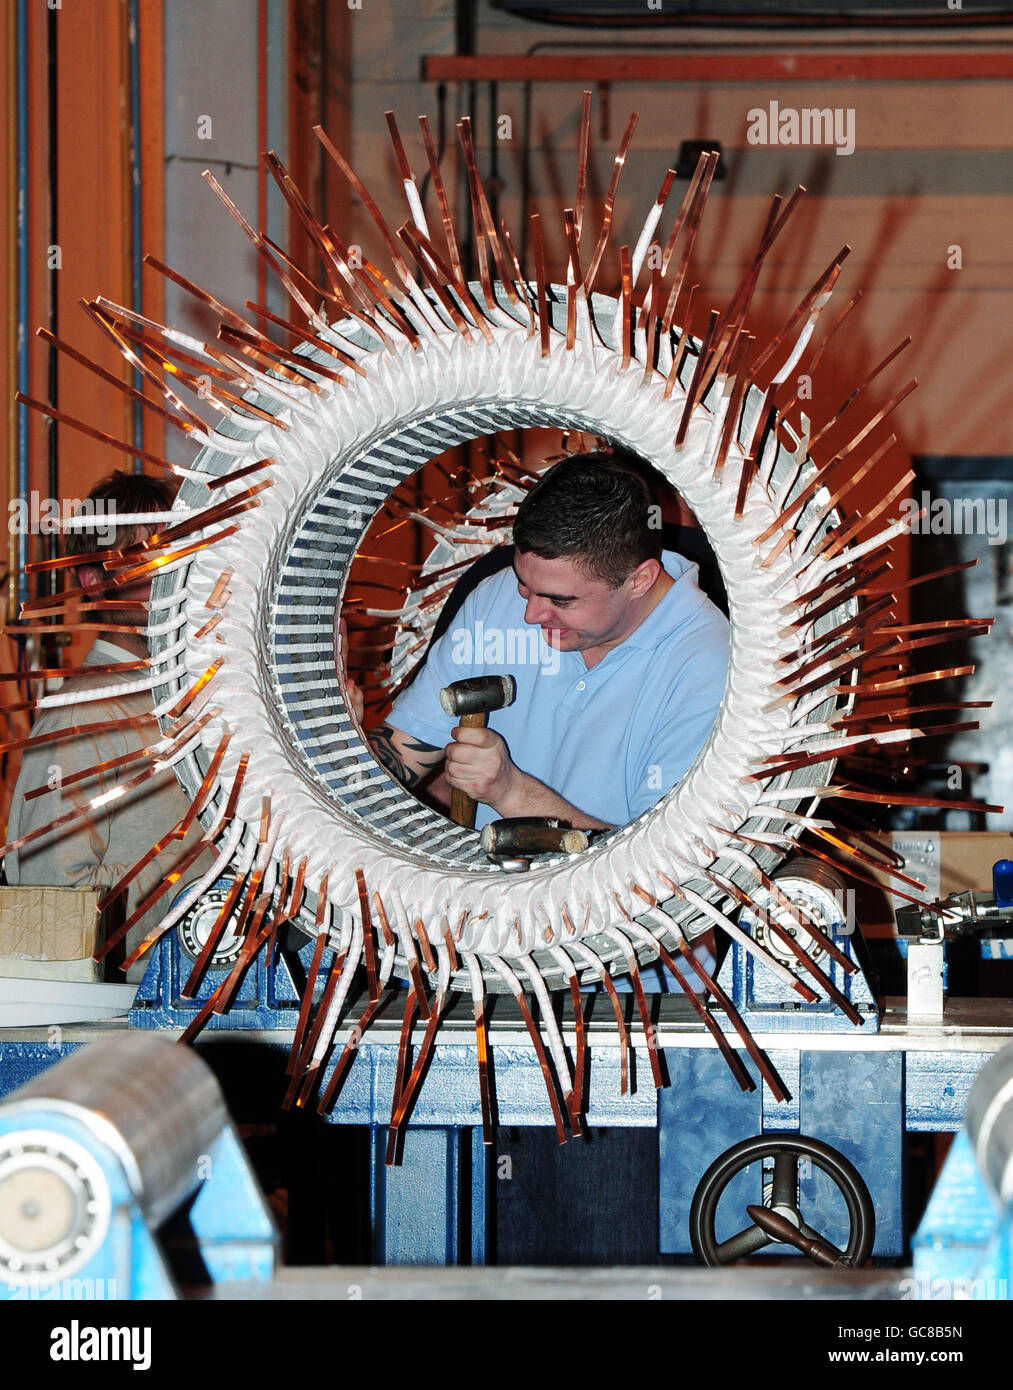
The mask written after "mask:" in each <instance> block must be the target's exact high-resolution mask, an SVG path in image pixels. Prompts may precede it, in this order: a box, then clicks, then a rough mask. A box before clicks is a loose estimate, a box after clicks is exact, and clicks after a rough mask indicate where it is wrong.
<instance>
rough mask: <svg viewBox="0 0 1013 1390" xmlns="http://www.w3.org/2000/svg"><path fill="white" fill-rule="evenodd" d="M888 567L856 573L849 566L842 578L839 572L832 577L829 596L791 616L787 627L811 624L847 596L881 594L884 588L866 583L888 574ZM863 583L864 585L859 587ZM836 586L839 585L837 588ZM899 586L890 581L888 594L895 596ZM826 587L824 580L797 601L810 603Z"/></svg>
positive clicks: (824, 590) (882, 566)
mask: <svg viewBox="0 0 1013 1390" xmlns="http://www.w3.org/2000/svg"><path fill="white" fill-rule="evenodd" d="M890 569H891V566H890V565H880V566H879V568H878V569H876V570H873V571H871V572H864V573H862V572H859V573H857V574H856V573H855V572H854V570H853V569H852V568H850V567H849V568H848V569H846V570H845V572H844V577H843V578H842V577H841V575H839V574H837V575H835V576H834V577H833V588H834V590H835V591H834V592H833V593H831V595H830V597H829V598H827V599H824V601H823V602H822V603H821V604H820V605H819V607H818V608H807V609H806V611H805V612H804V613H803V614H802V616H801V617H799V618H793V619H792V621H791V622H790V623H789V624H788V627H789V628H793V627H796V628H801V627H806V626H807V625H811V624H812V623H814V622H815V621H816V620H817V619H818V618H822V617H823V615H824V613H830V612H832V611H833V609H835V608H837V607H838V606H839V605H840V604H842V603H844V602H845V601H846V600H847V599H849V598H857V597H859V596H861V595H862V594H868V593H873V592H875V593H876V594H882V593H883V592H884V590H882V589H876V590H872V589H870V588H869V587H868V585H869V583H870V581H871V580H873V579H879V578H881V577H882V576H883V575H884V574H888V573H889V572H890ZM863 585H864V586H865V587H861V586H863ZM837 586H840V587H839V588H838V587H837ZM900 587H902V586H901V585H899V584H895V583H893V582H892V581H891V584H890V590H889V592H890V596H891V597H893V598H895V597H896V593H895V590H896V589H898V588H900ZM827 589H828V585H827V584H826V582H825V581H824V582H823V583H821V584H819V585H818V586H817V587H816V588H815V589H810V590H809V591H808V593H805V594H802V595H801V596H800V598H799V603H800V604H802V603H811V602H812V600H813V599H814V598H816V597H817V596H818V595H820V594H822V593H824V592H826V591H827Z"/></svg>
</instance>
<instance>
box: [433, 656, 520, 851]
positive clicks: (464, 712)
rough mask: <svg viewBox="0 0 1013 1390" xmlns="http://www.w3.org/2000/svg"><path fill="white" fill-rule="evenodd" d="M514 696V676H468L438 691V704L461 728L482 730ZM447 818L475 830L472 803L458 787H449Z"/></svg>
mask: <svg viewBox="0 0 1013 1390" xmlns="http://www.w3.org/2000/svg"><path fill="white" fill-rule="evenodd" d="M516 696H517V683H516V682H515V680H514V678H513V676H471V677H469V679H467V680H463V681H454V683H453V685H447V686H444V688H443V689H442V690H441V691H440V704H441V705H442V706H443V708H444V711H445V712H446V713H447V714H453V715H456V716H457V717H458V719H459V721H460V725H461V727H462V728H464V729H484V728H485V721H486V716H487V715H488V714H489V713H490V711H492V710H494V709H503V708H505V706H507V705H512V704H513V702H514V700H515V698H516ZM450 791H451V796H450V818H451V820H454V821H456V822H457V824H458V825H463V826H466V827H467V828H468V829H469V830H473V829H474V828H475V801H474V798H473V797H470V796H469V795H468V793H467V792H466V791H462V790H461V788H460V787H451V789H450Z"/></svg>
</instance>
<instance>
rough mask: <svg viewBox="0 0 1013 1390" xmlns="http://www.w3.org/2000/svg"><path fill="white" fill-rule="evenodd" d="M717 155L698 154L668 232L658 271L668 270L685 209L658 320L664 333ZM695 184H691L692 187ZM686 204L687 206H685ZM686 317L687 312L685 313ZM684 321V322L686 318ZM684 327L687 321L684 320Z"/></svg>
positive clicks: (694, 238) (678, 292) (673, 307)
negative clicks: (681, 236)
mask: <svg viewBox="0 0 1013 1390" xmlns="http://www.w3.org/2000/svg"><path fill="white" fill-rule="evenodd" d="M718 159H719V155H718V153H717V151H715V150H711V151H710V152H709V153H702V154H701V155H700V158H699V160H698V161H697V166H696V171H695V172H694V175H693V182H692V183H691V184H690V186H689V188H688V189H687V190H686V196H685V198H684V199H683V206H682V208H680V209H679V217H678V219H677V220H676V223H675V226H674V227H673V228H672V232H671V235H670V236H669V238H668V242H667V243H666V245H665V259H664V260H663V261H662V272H663V273H665V274H667V272H668V258H669V257H670V256H671V255H672V253H673V252H674V250H675V243H676V240H677V238H678V235H679V232H680V230H681V226H682V220H683V216H684V213H683V209H684V208H685V209H686V210H687V212H686V237H685V240H684V242H683V246H682V251H681V252H680V253H679V260H678V262H677V263H676V267H675V272H674V274H673V276H672V287H671V289H670V291H669V295H668V301H667V303H666V304H665V313H664V316H663V317H662V320H661V328H662V332H664V333H668V332H669V331H670V329H671V327H672V323H673V321H674V319H675V311H676V308H677V306H678V302H679V295H680V294H681V293H682V286H683V282H684V281H685V278H686V271H687V270H688V269H689V264H690V260H691V259H692V256H693V248H694V246H695V245H696V239H697V235H698V233H699V231H700V223H701V221H702V220H703V213H704V208H705V206H706V203H707V195H708V193H709V192H710V186H711V183H712V182H713V179H714V173H715V170H716V169H717V167H718ZM694 185H695V186H694ZM687 204H688V207H687ZM686 320H688V315H687V316H686ZM686 320H684V321H686ZM687 327H688V322H687Z"/></svg>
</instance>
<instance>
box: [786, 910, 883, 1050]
mask: <svg viewBox="0 0 1013 1390" xmlns="http://www.w3.org/2000/svg"><path fill="white" fill-rule="evenodd" d="M767 926H768V927H770V930H771V931H773V933H774V934H775V935H777V937H778V938H780V940H781V941H782V942H784V944H785V945H786V947H788V949H789V951H791V954H792V955H793V956H795V958H796V959H798V960H799V963H800V965H802V967H803V969H805V970H807V972H809V974H812V977H813V979H814V980H816V981H817V984H820V986H821V988H823V990H824V991H825V992H827V994H828V995H830V998H831V999H832V1002H834V1004H837V1006H838V1009H841V1012H842V1013H843V1015H845V1017H848V1019H850V1022H852V1023H853V1024H855V1026H856V1027H862V1022H863V1019H862V1015H860V1013H859V1011H857V1009H856V1008H855V1005H853V1004H852V1002H850V999H848V998H846V997H845V995H843V994H842V992H841V990H838V987H837V986H835V984H834V981H832V980H831V977H830V976H828V974H827V973H825V972H824V970H821V969H820V966H818V965H817V963H816V962H814V960H812V959H810V958H809V955H807V954H806V952H805V951H803V949H802V947H800V945H799V944H798V941H796V940H795V937H793V935H792V934H791V933H789V931H785V929H784V927H782V926H781V923H780V922H775V920H774V919H773V917H770V916H768V919H767Z"/></svg>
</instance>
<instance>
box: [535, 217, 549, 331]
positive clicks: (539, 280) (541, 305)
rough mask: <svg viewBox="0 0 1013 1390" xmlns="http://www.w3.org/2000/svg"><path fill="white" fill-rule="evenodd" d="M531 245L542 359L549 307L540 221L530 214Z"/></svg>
mask: <svg viewBox="0 0 1013 1390" xmlns="http://www.w3.org/2000/svg"><path fill="white" fill-rule="evenodd" d="M531 245H532V252H533V254H534V258H535V283H536V286H537V292H538V334H539V340H540V343H541V352H542V356H543V357H548V355H549V305H548V301H547V299H546V297H545V247H544V246H543V244H542V219H541V215H540V214H539V213H537V212H533V213H532V214H531Z"/></svg>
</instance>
